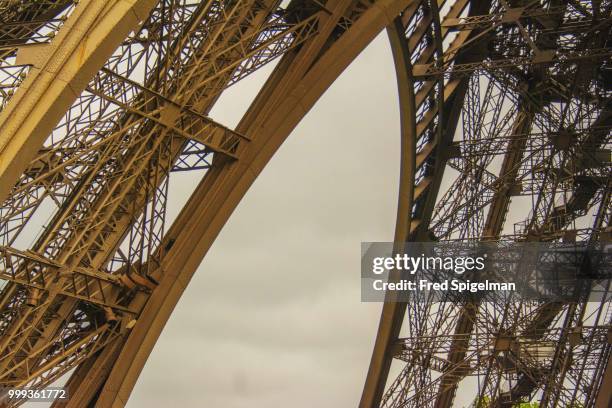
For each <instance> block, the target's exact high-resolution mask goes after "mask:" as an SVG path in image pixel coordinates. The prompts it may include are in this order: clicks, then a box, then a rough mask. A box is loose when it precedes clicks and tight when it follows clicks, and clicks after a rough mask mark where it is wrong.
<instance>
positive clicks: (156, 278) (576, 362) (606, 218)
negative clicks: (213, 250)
mask: <svg viewBox="0 0 612 408" xmlns="http://www.w3.org/2000/svg"><path fill="white" fill-rule="evenodd" d="M611 23H612V4H611V2H610V1H609V0H603V1H595V0H592V1H586V0H538V1H532V0H482V1H477V0H438V1H433V0H289V1H278V0H222V1H211V0H202V1H197V0H104V1H102V0H80V1H76V0H74V1H67V0H38V1H34V0H23V1H21V0H0V200H1V201H2V206H1V208H0V386H2V387H14V388H15V387H27V388H30V389H36V390H40V389H45V388H46V387H49V386H51V385H53V384H55V383H56V382H57V381H58V380H60V379H67V382H66V389H67V390H68V392H69V395H70V398H69V400H67V401H62V400H57V401H55V402H54V403H53V407H121V406H124V405H126V404H127V402H128V399H129V396H130V393H131V391H132V389H133V387H134V385H135V383H136V380H137V379H138V376H139V374H140V372H141V370H142V368H143V366H144V364H145V362H146V360H147V358H148V356H149V354H150V353H151V350H152V349H153V346H154V345H155V342H156V340H157V338H158V336H159V335H160V332H161V330H162V329H163V327H164V325H165V323H166V321H167V320H168V318H169V317H170V315H171V313H172V310H173V308H174V306H175V305H176V304H177V302H178V301H179V299H180V297H181V294H182V293H183V291H184V290H185V288H186V286H187V285H188V284H189V281H190V278H191V276H192V275H193V274H194V272H195V271H196V268H197V266H198V265H199V264H200V262H201V261H202V259H203V257H204V256H205V255H206V253H207V251H208V250H209V248H210V247H211V245H212V244H213V242H214V241H215V238H216V237H217V235H218V234H219V232H220V230H221V229H222V228H223V226H224V224H225V223H226V222H227V220H228V218H229V217H230V215H231V214H232V211H233V210H234V209H235V208H236V206H237V205H238V203H239V201H240V200H241V198H242V197H243V196H244V194H245V193H246V191H247V190H248V189H249V187H250V186H251V184H252V183H253V182H254V180H255V179H256V178H257V176H258V175H259V173H260V172H261V171H262V169H263V168H264V167H265V166H266V164H267V163H268V161H269V160H270V158H271V157H272V156H273V155H274V154H275V152H276V150H277V149H278V148H279V146H280V145H281V144H282V143H283V141H284V140H285V139H286V138H287V137H288V135H289V134H290V133H291V131H292V130H293V129H294V128H295V127H296V126H297V124H298V123H299V122H300V120H301V119H302V118H303V117H304V116H305V115H306V113H307V112H308V111H309V110H310V109H311V108H312V107H313V106H314V105H315V104H316V103H317V100H318V99H319V98H320V97H321V95H322V94H323V93H324V92H325V91H326V89H327V88H328V87H329V86H330V85H331V84H332V83H333V82H334V80H335V79H336V78H337V77H338V76H339V75H340V74H341V73H342V71H343V70H344V69H345V68H346V67H347V66H349V65H350V64H351V62H352V61H353V60H354V59H355V58H356V57H357V56H358V55H359V53H360V52H361V51H362V50H363V49H364V48H365V47H366V46H367V45H368V44H369V43H370V42H371V41H372V40H373V39H374V38H375V37H376V36H377V35H378V34H379V33H380V32H382V31H383V30H386V31H387V34H388V37H389V41H390V45H391V49H392V52H393V63H394V65H395V71H396V74H397V75H396V78H395V79H393V78H389V80H390V81H391V80H395V81H396V82H397V87H398V94H399V101H391V102H392V103H399V106H400V116H401V134H400V135H398V136H399V137H400V138H401V174H400V189H399V197H398V211H397V223H396V229H395V241H396V242H406V241H408V242H410V241H416V242H421V241H461V242H472V241H473V242H479V241H493V242H500V243H504V242H577V243H605V242H609V241H610V240H611V239H612V235H611V233H612V230H611V227H610V215H611V200H610V193H611V191H612V185H611V178H610V175H611V169H612V167H611V165H610V152H611V150H610V148H611V140H610V139H611V132H610V127H611V124H612V115H611V97H612V72H611V68H612V66H611V59H610V56H611V55H612V48H611V41H610V38H612V36H611V35H610V34H611V33H610V30H611ZM271 61H275V62H276V65H275V67H274V69H273V71H272V73H271V74H270V75H269V77H268V78H267V80H266V82H265V84H264V86H263V87H262V89H261V90H260V92H259V93H258V95H257V96H256V98H255V99H254V100H253V101H252V102H251V104H250V106H249V108H248V110H247V112H246V113H245V114H244V116H243V117H242V119H241V120H240V122H239V124H238V125H237V126H236V127H235V128H234V129H231V128H229V127H227V126H225V125H223V124H222V123H218V122H216V121H214V120H213V119H211V118H210V116H209V112H210V110H211V109H212V108H213V106H214V105H215V103H216V101H217V100H218V98H219V97H220V95H221V94H222V93H223V92H224V91H225V90H226V89H227V88H228V87H231V86H232V85H234V84H236V83H237V82H239V81H248V80H249V77H250V76H251V74H252V73H254V72H255V71H257V70H258V69H259V68H261V67H262V66H264V65H266V64H268V63H270V62H271ZM372 74H373V75H375V74H376V73H372ZM339 153H341V152H339ZM339 156H340V154H339ZM194 170H199V172H194V173H193V174H194V177H196V174H197V177H200V178H201V180H200V181H199V184H198V185H197V187H196V189H195V191H194V192H193V194H192V195H191V197H190V198H189V200H188V202H187V203H186V204H185V206H184V208H183V209H182V211H181V213H180V214H179V215H178V217H177V218H176V219H175V220H174V221H173V222H172V223H171V224H170V223H166V222H165V221H166V208H167V202H168V198H169V197H168V195H169V194H168V191H169V190H168V186H169V182H170V180H171V175H172V173H174V172H188V171H194ZM202 174H203V175H202ZM444 180H450V182H444ZM41 220H43V221H44V220H46V222H41ZM32 236H35V239H34V240H33V242H29V243H28V244H24V242H26V241H28V238H30V239H31V238H32ZM375 335H376V342H375V346H374V350H373V353H372V360H371V364H370V368H369V371H368V373H367V376H365V386H364V389H363V394H362V397H361V403H360V407H361V408H373V407H419V408H423V407H436V408H442V407H451V406H459V405H458V404H461V402H460V400H459V399H458V398H457V397H458V395H461V396H462V398H463V399H464V400H465V398H466V396H467V399H468V400H469V401H470V404H471V405H470V406H471V407H478V408H480V407H511V406H521V405H520V404H523V405H522V406H530V407H532V406H533V407H535V406H538V407H581V408H582V407H597V408H599V407H608V406H610V404H611V403H612V402H611V401H612V400H611V398H612V397H611V395H612V362H611V358H612V357H611V356H612V353H611V351H612V302H611V295H610V294H609V293H608V292H606V293H605V294H604V296H603V297H602V300H601V301H598V302H586V301H577V302H522V303H518V304H514V303H513V304H502V305H499V307H495V308H493V309H491V308H487V307H486V306H485V305H482V304H479V303H478V302H471V303H459V304H458V303H456V302H421V303H415V304H407V303H405V302H401V301H396V302H393V301H391V302H386V303H384V305H383V307H382V315H381V320H380V325H379V329H378V332H377V333H376V334H375ZM392 372H399V375H398V376H397V377H393V376H391V374H390V373H392ZM23 402H24V400H4V402H1V404H3V405H2V406H7V407H12V406H17V405H20V404H21V403H23ZM288 404H289V402H288ZM526 404H531V405H526Z"/></svg>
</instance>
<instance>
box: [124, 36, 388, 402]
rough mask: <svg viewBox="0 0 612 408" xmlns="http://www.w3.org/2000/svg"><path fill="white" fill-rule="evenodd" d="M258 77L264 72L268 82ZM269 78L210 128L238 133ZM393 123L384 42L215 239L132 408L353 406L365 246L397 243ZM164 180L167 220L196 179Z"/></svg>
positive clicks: (357, 65) (220, 109)
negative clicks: (168, 187) (169, 194)
mask: <svg viewBox="0 0 612 408" xmlns="http://www.w3.org/2000/svg"><path fill="white" fill-rule="evenodd" d="M270 69H271V67H268V69H266V70H265V71H268V72H269V71H270ZM265 75H266V72H261V73H259V74H256V76H254V77H249V78H247V79H246V80H245V82H244V83H241V84H238V85H237V86H235V87H234V88H231V89H230V91H229V92H228V93H227V95H226V96H225V97H223V98H222V99H221V100H220V101H219V104H218V105H217V107H216V108H215V110H214V111H213V112H212V113H211V116H212V117H213V118H214V119H216V120H218V121H220V122H222V123H225V124H228V125H230V126H234V125H235V124H236V123H237V121H238V119H239V118H240V116H241V114H242V112H243V111H244V109H245V108H246V106H248V103H249V102H250V100H251V98H252V96H253V95H254V94H255V92H256V91H257V89H258V88H259V87H260V86H261V84H262V82H263V79H264V78H265ZM398 172H399V113H398V106H397V90H396V83H395V74H394V71H393V64H392V57H391V52H390V49H389V46H388V40H387V37H386V34H384V33H383V34H381V35H380V36H379V37H378V38H377V39H376V41H374V42H373V43H372V44H371V45H370V46H369V47H368V48H367V49H366V50H365V51H364V52H363V53H362V54H361V55H360V56H359V58H358V59H357V60H356V61H355V62H354V63H353V64H352V65H351V66H350V67H349V68H348V69H347V70H346V71H345V73H344V74H343V75H342V76H341V77H340V78H339V79H338V80H337V81H336V82H335V84H334V85H333V86H332V87H331V88H330V89H329V90H328V91H327V93H326V94H325V95H324V96H323V97H322V98H321V100H320V101H319V103H318V104H317V105H316V106H315V108H314V109H313V110H312V111H311V112H310V113H309V114H308V115H307V116H306V118H305V119H304V120H303V121H302V123H301V124H300V125H299V126H298V127H297V128H296V130H295V131H294V132H293V134H292V135H291V136H290V137H289V139H288V140H287V141H286V143H285V144H284V145H283V146H282V147H281V148H280V149H279V151H278V153H277V154H276V155H275V156H274V157H273V159H272V160H271V162H270V163H269V164H268V166H267V168H266V169H265V170H264V171H263V172H262V174H261V175H260V176H259V178H258V179H257V181H256V182H255V184H254V185H253V186H252V187H251V189H250V190H249V192H248V193H247V194H246V196H245V198H244V199H243V200H242V202H241V203H240V205H239V206H238V208H237V210H236V211H235V213H234V214H233V215H232V217H231V218H230V220H229V222H228V223H227V224H226V226H225V228H224V229H223V231H222V232H221V234H220V236H219V237H218V238H217V240H216V242H215V244H214V245H213V247H212V249H211V250H210V252H209V253H208V255H207V257H206V258H205V260H204V262H203V263H202V265H201V266H200V268H199V270H198V272H197V273H196V275H195V277H194V278H193V280H192V281H191V283H190V285H189V287H188V288H187V290H186V292H185V294H184V295H183V297H182V299H181V300H180V302H179V304H178V306H177V308H176V309H175V311H174V313H173V314H172V317H171V318H170V321H169V322H168V324H167V325H166V328H165V330H164V331H163V333H162V335H161V337H160V339H159V341H158V342H157V345H156V346H155V349H154V351H153V353H152V355H151V357H150V358H149V360H148V362H147V364H146V366H145V368H144V371H143V372H142V375H141V376H140V379H139V381H138V384H137V385H136V388H135V389H134V392H133V394H132V397H131V399H130V401H129V403H128V407H168V406H175V407H228V408H238V407H250V408H255V407H262V408H263V407H281V406H291V407H296V408H300V407H304V408H306V407H308V408H312V407H321V408H324V407H334V408H336V407H354V406H356V405H357V403H358V400H359V397H360V393H361V388H362V386H363V381H364V379H365V374H366V370H367V367H368V363H369V359H370V354H371V351H372V345H373V341H374V335H375V330H376V328H377V325H378V318H379V313H380V308H381V304H379V303H372V304H365V303H361V302H360V291H359V290H360V281H359V276H360V275H359V261H360V259H359V258H360V243H361V241H389V240H392V237H393V228H394V224H395V211H396V204H397V188H398V174H399V173H398ZM173 181H174V187H173V191H174V193H175V194H174V196H175V198H174V200H175V201H174V202H173V203H172V208H171V210H170V211H171V213H172V215H173V214H175V213H176V212H177V211H178V209H179V208H180V201H181V195H183V196H186V194H181V192H180V191H179V190H183V193H184V190H186V189H187V188H188V187H189V186H190V185H191V186H193V185H195V183H196V182H197V177H195V175H194V174H188V173H187V174H181V175H179V176H178V177H177V178H176V180H173Z"/></svg>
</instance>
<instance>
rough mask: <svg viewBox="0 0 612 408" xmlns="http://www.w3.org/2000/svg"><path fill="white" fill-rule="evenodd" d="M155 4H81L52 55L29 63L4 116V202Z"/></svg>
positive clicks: (0, 190)
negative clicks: (67, 113)
mask: <svg viewBox="0 0 612 408" xmlns="http://www.w3.org/2000/svg"><path fill="white" fill-rule="evenodd" d="M153 5H154V1H153V0H130V1H125V0H122V1H118V0H112V1H109V2H99V1H94V0H84V1H81V2H80V4H79V6H78V7H76V8H75V10H74V12H73V13H72V14H71V15H70V18H69V19H68V20H67V21H66V23H65V25H64V27H63V29H62V30H60V32H59V33H58V35H57V36H56V38H55V40H54V42H53V44H52V45H49V48H48V49H46V50H45V51H46V52H45V53H38V55H36V58H35V59H34V58H33V59H32V60H30V61H26V63H27V64H31V65H33V68H32V69H31V70H30V72H29V73H28V76H27V78H26V81H25V82H24V83H23V84H22V86H21V87H20V90H21V92H19V93H18V94H16V95H15V97H14V98H12V99H11V101H10V103H9V104H8V105H7V106H6V107H5V108H4V109H3V110H2V112H1V113H0V134H1V135H2V137H1V138H0V199H2V200H3V199H4V198H5V197H6V196H7V195H8V193H9V191H10V188H11V186H12V185H13V183H14V182H15V180H16V179H17V178H18V176H19V174H21V172H22V171H23V170H24V169H25V168H26V166H27V164H28V163H29V161H30V160H31V159H32V158H33V157H34V155H35V154H36V152H37V151H38V147H39V146H40V145H41V144H42V142H43V140H44V139H45V138H46V137H47V135H49V134H50V133H51V130H52V129H53V127H54V126H55V124H56V123H57V122H58V121H59V120H60V118H61V116H62V114H63V113H64V112H65V111H66V110H67V109H68V108H69V106H70V104H71V103H72V101H74V99H75V98H76V96H77V95H78V94H79V93H80V92H81V91H82V90H83V89H84V88H85V85H86V83H87V81H88V80H89V79H90V78H91V77H93V75H94V74H95V72H96V71H97V70H98V69H99V68H100V67H101V66H102V64H103V63H104V61H105V60H106V59H107V58H108V57H109V56H110V54H111V53H112V51H113V50H114V49H115V48H116V46H117V45H118V44H119V43H120V41H121V40H122V39H123V38H125V37H126V36H127V34H128V31H129V30H130V29H132V28H133V27H135V26H137V25H138V24H139V23H140V21H141V20H142V19H144V18H145V17H146V16H147V15H148V14H149V12H150V10H151V8H152V7H153ZM56 79H58V80H56ZM52 85H53V86H52Z"/></svg>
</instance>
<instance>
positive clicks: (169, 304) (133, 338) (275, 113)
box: [97, 1, 405, 407]
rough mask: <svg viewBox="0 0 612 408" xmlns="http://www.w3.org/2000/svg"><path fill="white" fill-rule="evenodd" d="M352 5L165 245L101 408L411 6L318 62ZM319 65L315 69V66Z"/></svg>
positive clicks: (354, 30) (129, 381)
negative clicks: (301, 126) (235, 216)
mask: <svg viewBox="0 0 612 408" xmlns="http://www.w3.org/2000/svg"><path fill="white" fill-rule="evenodd" d="M349 3H350V2H349V1H338V2H334V3H333V7H332V6H330V5H328V8H329V9H330V11H332V14H331V15H330V16H329V17H322V20H321V26H320V28H319V36H317V37H315V38H313V40H312V41H311V42H308V43H306V44H305V45H304V47H302V48H301V49H300V51H299V53H298V54H297V55H296V56H292V58H291V59H290V60H289V59H288V60H283V61H281V63H280V64H279V68H277V71H276V72H278V74H276V75H273V76H272V79H271V80H270V81H268V84H267V86H266V87H265V88H264V89H263V90H262V91H261V92H260V96H259V97H258V98H257V99H256V102H255V105H253V106H252V107H251V109H250V110H249V112H247V114H246V115H245V118H244V119H243V120H242V122H241V124H240V125H239V126H238V127H237V131H240V132H242V133H245V134H248V135H249V136H250V137H251V142H250V143H249V144H248V145H244V149H245V150H244V152H242V153H241V154H240V160H239V161H236V162H235V163H227V164H225V165H224V166H220V167H217V168H215V167H213V168H212V169H211V170H210V171H209V172H208V173H207V175H206V177H205V178H204V180H203V181H202V183H201V184H200V186H199V187H198V188H197V189H196V191H195V192H194V194H193V195H192V197H191V199H190V201H189V203H188V204H187V205H186V207H185V210H184V211H183V212H182V213H181V216H180V217H179V218H178V219H177V220H176V222H175V223H174V224H173V227H172V228H171V230H170V231H169V232H168V234H167V238H166V240H167V241H169V242H172V246H171V248H170V249H169V250H168V253H167V254H166V256H165V257H164V261H163V263H162V265H161V267H160V268H159V270H158V271H157V273H156V274H155V275H154V276H155V277H156V279H158V280H159V282H160V284H159V286H158V287H157V288H156V290H155V291H154V292H153V293H152V295H151V297H150V298H149V300H148V302H147V304H146V306H145V308H144V310H143V313H142V314H141V316H140V318H139V319H138V323H137V325H136V326H135V327H134V329H133V330H132V332H131V334H130V338H129V339H128V341H127V342H126V344H125V346H124V348H123V350H122V352H121V354H120V355H119V356H118V358H117V363H116V365H115V366H114V367H113V370H112V371H111V373H110V375H109V378H108V379H107V380H106V382H105V383H104V385H103V388H102V392H101V394H100V399H99V400H98V402H97V406H100V407H102V406H111V405H113V404H117V405H123V404H125V402H126V400H127V398H128V396H129V394H130V392H131V389H132V387H133V386H134V383H135V381H136V378H137V375H138V373H139V372H140V370H141V369H142V366H143V365H144V362H145V361H146V358H147V357H148V354H149V353H150V351H151V349H152V347H153V344H154V342H155V339H156V338H157V336H158V335H159V333H160V332H161V329H162V328H163V325H164V324H165V321H166V319H167V318H168V317H169V314H170V312H171V310H172V309H173V307H174V305H175V304H176V302H177V301H178V299H179V297H180V295H181V294H182V292H183V290H184V288H185V286H186V284H187V282H188V281H189V278H190V276H191V275H192V274H193V273H194V271H195V269H196V268H197V266H198V264H199V263H200V260H201V258H202V257H203V255H204V254H205V253H206V251H207V250H208V248H209V247H210V245H211V244H212V242H213V240H214V238H215V237H216V235H217V234H218V232H219V231H220V229H221V227H222V226H223V224H224V223H225V221H226V220H227V218H228V217H229V215H230V214H231V212H232V210H233V208H235V206H236V205H237V203H238V202H239V200H240V198H241V197H242V195H243V194H244V193H245V192H246V190H247V189H248V187H249V186H250V185H251V183H252V182H253V181H254V179H255V177H256V176H257V174H258V173H259V172H260V171H261V169H262V168H263V166H264V165H265V163H267V161H268V160H269V159H270V157H271V156H272V154H273V153H274V152H275V151H276V149H277V148H278V146H280V144H281V143H282V141H283V140H284V139H285V138H286V137H287V135H288V134H289V132H290V131H291V130H292V129H293V128H294V127H295V126H296V125H297V123H298V122H299V120H300V119H301V118H302V117H303V116H304V115H305V114H306V111H307V110H308V107H309V106H312V104H313V103H314V102H315V101H316V99H318V97H319V96H320V95H321V94H322V93H323V91H324V90H325V89H327V87H328V86H329V85H330V84H331V82H332V81H333V79H335V77H336V76H337V75H339V74H340V72H341V71H342V70H343V69H344V67H346V65H348V63H349V62H350V61H351V60H352V59H353V58H355V57H356V56H357V55H358V53H359V51H360V50H361V49H362V48H363V47H364V46H365V45H366V44H367V43H368V42H369V41H371V40H372V39H373V38H374V36H375V35H376V34H377V33H378V32H379V31H380V30H381V29H382V28H383V27H384V26H385V25H386V24H388V23H389V20H388V17H387V16H388V15H395V14H397V13H398V12H399V10H401V9H402V8H403V7H405V2H401V1H381V2H378V3H376V4H375V5H374V6H372V7H371V8H370V9H368V10H367V11H365V12H364V13H363V15H361V16H360V17H359V18H357V19H355V21H354V23H353V25H352V26H351V27H350V28H349V29H348V30H347V31H346V33H344V34H343V35H341V36H340V37H339V38H338V40H336V42H335V43H334V44H333V45H332V46H331V47H330V48H329V49H328V50H327V51H326V52H325V53H324V54H322V55H320V52H321V51H320V50H321V48H322V47H324V46H325V45H326V43H327V42H328V41H329V40H328V38H329V37H328V36H329V34H330V33H331V32H332V31H333V30H334V28H335V27H336V21H337V19H338V15H339V14H338V13H340V14H342V13H343V12H344V11H345V10H346V7H347V6H348V5H349ZM315 59H316V60H317V62H316V63H315V64H314V65H313V64H312V62H313V60H315ZM285 64H291V66H293V67H295V69H292V70H288V69H285V68H286V67H287V66H288V65H285ZM272 95H274V97H271V96H272ZM262 125H263V126H262ZM204 197H206V199H204ZM196 242H197V243H196ZM194 243H195V245H194Z"/></svg>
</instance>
